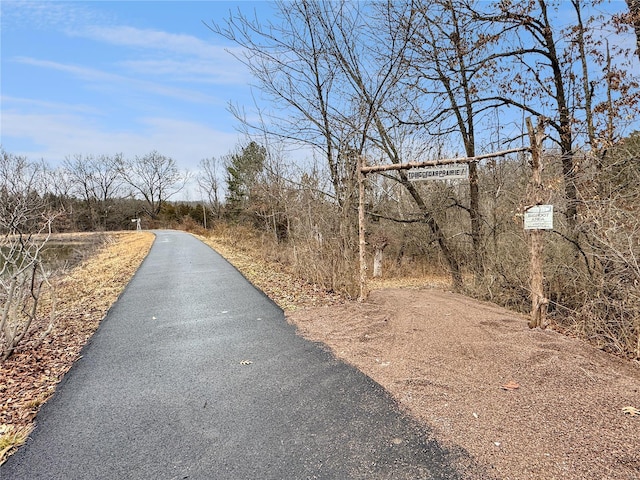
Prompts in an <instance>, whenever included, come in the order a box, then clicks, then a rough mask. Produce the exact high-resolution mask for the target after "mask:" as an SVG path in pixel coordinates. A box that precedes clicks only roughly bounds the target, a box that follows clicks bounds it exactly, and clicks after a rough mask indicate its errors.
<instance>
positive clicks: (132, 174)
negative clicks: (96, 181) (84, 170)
mask: <svg viewBox="0 0 640 480" xmlns="http://www.w3.org/2000/svg"><path fill="white" fill-rule="evenodd" d="M118 172H119V173H120V175H121V176H122V178H123V180H124V181H125V182H126V183H127V184H128V185H129V186H130V187H131V188H132V189H133V191H134V194H139V195H141V196H142V198H144V200H145V202H146V207H145V211H146V213H147V214H148V215H149V216H150V217H151V218H153V219H156V218H158V214H159V213H160V210H161V209H162V205H163V204H164V202H166V201H167V200H168V199H169V198H171V197H172V196H173V195H175V194H176V193H178V192H180V191H181V190H182V189H183V188H184V186H185V184H186V182H187V180H188V179H189V174H188V173H186V172H181V171H180V170H179V169H178V167H177V165H176V162H175V160H174V159H173V158H170V157H165V156H164V155H161V154H160V153H158V152H156V151H153V152H151V153H148V154H147V155H144V156H142V157H140V156H136V157H135V158H134V159H133V160H126V159H124V158H122V157H119V158H118Z"/></svg>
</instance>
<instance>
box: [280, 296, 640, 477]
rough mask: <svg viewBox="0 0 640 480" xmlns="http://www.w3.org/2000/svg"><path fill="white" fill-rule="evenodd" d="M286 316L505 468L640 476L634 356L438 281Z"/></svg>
mask: <svg viewBox="0 0 640 480" xmlns="http://www.w3.org/2000/svg"><path fill="white" fill-rule="evenodd" d="M287 317H288V319H289V321H290V322H292V323H293V324H295V325H296V326H297V327H298V329H299V332H300V333H301V334H302V335H304V336H305V337H307V338H310V339H313V340H316V341H320V342H324V343H325V344H327V345H328V346H329V347H330V348H331V349H332V350H333V352H334V353H335V354H336V355H337V356H338V357H340V358H342V359H344V360H346V361H347V362H349V363H351V364H353V365H355V366H356V367H358V368H359V369H360V370H362V371H363V372H365V373H366V374H367V375H369V376H370V377H372V378H373V379H374V380H376V381H377V382H378V383H380V384H381V385H382V386H384V387H385V388H386V389H387V390H388V391H390V392H391V393H392V394H393V395H394V397H395V398H396V399H397V400H398V401H399V402H400V404H401V405H402V406H403V407H405V408H406V409H408V410H409V411H410V412H411V413H412V414H413V415H414V416H416V417H418V418H419V419H420V420H422V421H424V422H426V423H427V424H428V425H429V426H431V427H433V428H434V429H435V431H436V432H435V433H436V435H437V436H438V438H440V439H442V440H444V441H445V443H448V444H449V445H451V446H459V447H462V448H464V449H466V450H467V451H468V452H470V453H471V454H472V455H473V456H474V457H476V458H477V460H478V461H480V462H481V463H484V464H485V465H487V466H488V468H489V469H490V470H491V471H493V472H494V473H495V475H496V477H498V478H502V479H556V478H563V479H587V478H588V479H596V478H597V479H625V480H632V479H637V478H640V416H633V415H631V414H628V413H624V411H623V409H624V408H625V407H628V406H632V407H634V408H640V367H639V366H638V364H637V362H636V363H630V362H627V361H623V360H621V359H618V358H616V357H613V356H611V355H608V354H606V353H604V352H601V351H599V350H597V349H595V348H592V347H590V346H588V345H586V344H584V343H583V342H581V341H579V340H576V339H572V338H568V337H565V336H563V335H561V334H559V333H556V332H553V331H541V330H529V328H528V327H527V325H526V320H525V319H524V318H523V317H521V316H518V315H516V314H514V313H512V312H509V311H507V310H504V309H501V308H499V307H496V306H494V305H491V304H485V303H480V302H477V301H475V300H472V299H469V298H467V297H464V296H461V295H456V294H453V293H449V292H445V291H440V290H435V289H384V290H377V291H374V292H372V294H371V296H370V298H369V300H368V301H367V302H366V303H364V304H358V303H356V302H353V303H347V304H344V305H334V306H329V307H318V308H306V309H301V310H296V311H293V312H289V313H288V315H287Z"/></svg>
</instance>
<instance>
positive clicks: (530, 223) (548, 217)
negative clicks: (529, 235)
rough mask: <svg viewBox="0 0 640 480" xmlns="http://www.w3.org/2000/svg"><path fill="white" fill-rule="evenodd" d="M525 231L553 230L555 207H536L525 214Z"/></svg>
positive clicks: (530, 208)
mask: <svg viewBox="0 0 640 480" xmlns="http://www.w3.org/2000/svg"><path fill="white" fill-rule="evenodd" d="M524 229H525V230H553V205H534V206H533V207H529V208H527V210H526V211H525V212H524Z"/></svg>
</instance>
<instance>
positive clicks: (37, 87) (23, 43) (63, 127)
mask: <svg viewBox="0 0 640 480" xmlns="http://www.w3.org/2000/svg"><path fill="white" fill-rule="evenodd" d="M0 5H1V13H2V35H1V42H2V43H1V71H0V76H1V79H2V80H1V81H2V83H1V105H0V111H1V115H2V117H1V120H0V121H1V124H0V125H1V126H0V128H1V140H0V141H1V143H2V147H3V148H4V149H5V150H6V151H8V152H11V153H14V154H19V155H26V156H27V157H28V158H29V159H30V160H40V159H44V160H45V161H46V162H47V163H49V164H50V165H52V166H54V167H55V166H57V165H59V164H60V162H62V160H63V159H64V158H65V157H67V156H73V155H75V154H82V155H87V154H93V155H101V154H116V153H122V154H124V155H125V156H126V157H133V156H135V155H144V154H146V153H149V152H150V151H152V150H157V151H158V152H160V153H161V154H163V155H166V156H170V157H172V158H174V159H175V160H176V162H177V163H178V165H179V166H180V167H181V168H187V169H190V170H195V169H196V166H197V164H198V162H199V161H200V159H202V158H205V157H212V156H215V157H220V156H222V155H225V154H226V153H228V152H229V151H231V150H233V149H234V148H235V147H236V145H237V144H238V143H239V142H240V141H242V136H241V135H239V133H238V131H237V130H236V128H237V126H238V122H237V121H236V120H235V119H234V118H233V117H232V115H231V114H230V113H229V112H227V106H228V103H229V102H233V103H239V104H247V105H249V104H251V103H252V100H251V91H250V88H249V86H248V84H249V82H250V80H251V79H250V77H249V76H248V74H247V72H246V71H245V70H244V67H243V66H242V64H241V63H240V62H238V61H237V60H236V59H235V58H233V56H232V55H231V54H230V53H229V52H228V51H227V50H228V49H229V48H233V46H232V45H230V44H228V43H226V41H225V40H224V39H222V38H221V37H219V36H217V35H216V34H214V33H213V32H212V31H211V30H209V29H208V28H207V27H206V26H205V25H204V24H203V22H207V23H211V22H212V21H218V22H220V21H222V20H223V19H224V18H225V17H226V16H228V13H229V11H230V10H235V9H238V8H240V9H242V11H244V12H246V13H248V14H253V12H254V11H255V12H256V13H257V14H258V16H259V17H260V18H265V17H266V16H268V15H269V11H270V5H269V3H267V2H250V1H234V2H228V1H53V0H49V1H37V2H36V1H11V0H2V2H1V4H0Z"/></svg>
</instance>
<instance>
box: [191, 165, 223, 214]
mask: <svg viewBox="0 0 640 480" xmlns="http://www.w3.org/2000/svg"><path fill="white" fill-rule="evenodd" d="M199 167H200V169H199V171H198V174H197V181H198V186H199V187H200V190H201V191H202V192H203V193H204V194H205V195H206V197H207V198H206V200H207V201H208V204H209V208H210V209H211V210H212V212H213V214H214V216H215V217H216V218H219V217H220V213H221V212H220V208H221V203H222V202H221V201H220V178H219V177H218V167H219V162H218V159H217V158H215V157H211V158H203V159H202V160H200V163H199Z"/></svg>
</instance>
